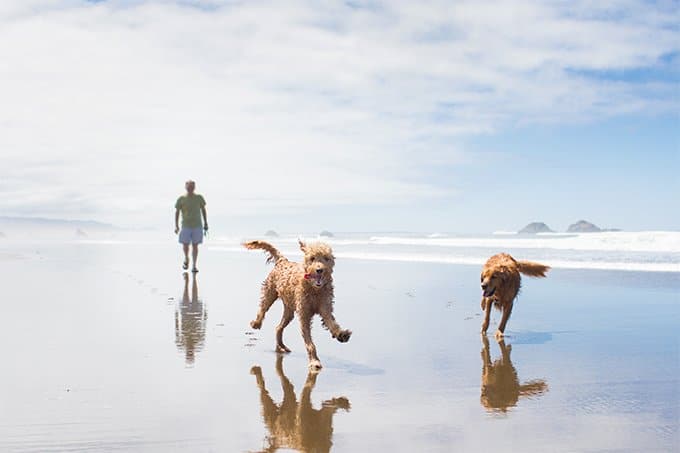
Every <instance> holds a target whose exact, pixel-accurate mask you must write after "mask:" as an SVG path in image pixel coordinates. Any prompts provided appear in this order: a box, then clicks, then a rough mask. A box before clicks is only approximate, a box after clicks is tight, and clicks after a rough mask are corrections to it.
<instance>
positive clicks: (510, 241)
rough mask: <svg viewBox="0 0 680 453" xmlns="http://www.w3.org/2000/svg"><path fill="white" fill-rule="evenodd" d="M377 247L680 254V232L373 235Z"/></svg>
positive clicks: (372, 240) (371, 239) (371, 240)
mask: <svg viewBox="0 0 680 453" xmlns="http://www.w3.org/2000/svg"><path fill="white" fill-rule="evenodd" d="M370 242H371V243H373V244H382V245H419V246H431V247H482V248H492V249H555V250H599V251H621V252H667V253H680V232H677V231H642V232H606V233H581V234H564V233H557V234H553V233H550V234H543V235H536V236H528V237H527V236H518V235H515V236H510V235H508V236H506V237H490V238H482V237H449V238H424V237H397V236H373V237H371V238H370Z"/></svg>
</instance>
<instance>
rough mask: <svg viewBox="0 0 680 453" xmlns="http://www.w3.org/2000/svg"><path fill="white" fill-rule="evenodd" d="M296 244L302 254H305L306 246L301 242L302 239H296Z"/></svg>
mask: <svg viewBox="0 0 680 453" xmlns="http://www.w3.org/2000/svg"><path fill="white" fill-rule="evenodd" d="M298 244H300V250H302V253H306V252H307V244H305V243H304V242H302V239H298Z"/></svg>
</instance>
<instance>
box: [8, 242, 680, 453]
mask: <svg viewBox="0 0 680 453" xmlns="http://www.w3.org/2000/svg"><path fill="white" fill-rule="evenodd" d="M3 247H5V249H4V250H2V252H3V253H5V254H7V256H10V255H11V256H13V257H14V256H20V257H21V258H22V259H11V260H4V259H3V260H0V273H1V275H3V282H4V285H3V286H4V288H3V289H4V291H3V293H4V296H5V297H4V299H3V305H2V306H3V316H2V317H1V318H0V323H1V326H0V338H1V339H2V340H3V341H2V344H3V345H5V348H4V350H3V353H2V359H3V360H2V363H3V372H2V373H1V375H0V384H1V388H2V391H1V392H0V407H2V409H1V410H0V450H1V451H40V452H43V451H65V450H68V451H79V450H131V451H177V450H184V451H274V450H276V449H277V448H280V449H282V450H286V449H288V450H300V451H328V450H333V451H351V452H356V451H399V452H400V451H404V452H412V451H483V450H491V449H494V450H498V451H510V450H513V451H541V452H543V451H605V450H607V451H612V450H617V451H618V450H629V451H672V450H676V451H677V449H678V448H679V447H680V436H679V432H678V425H679V421H680V410H679V407H680V391H679V389H680V379H679V377H678V376H679V374H680V346H679V343H680V341H679V336H678V333H677V326H678V325H680V297H679V294H680V278H679V277H678V274H661V273H630V272H613V271H607V272H604V271H592V270H591V271H570V270H553V271H552V272H551V274H550V276H549V278H548V279H547V280H530V279H525V280H524V289H523V292H522V294H521V295H520V298H519V300H518V303H517V305H516V308H515V311H514V312H513V318H512V319H511V320H510V323H509V325H508V331H509V332H508V335H507V338H506V339H505V341H504V342H502V343H500V344H499V343H497V342H496V341H495V340H494V339H493V338H492V337H489V338H488V339H487V340H484V339H482V338H481V337H480V335H479V333H478V330H479V325H480V322H481V319H480V315H481V313H480V309H479V288H478V281H479V278H478V272H479V269H478V268H477V267H476V266H463V265H444V264H424V263H399V262H380V261H355V260H347V259H345V260H339V261H338V263H337V266H336V273H335V284H336V306H335V310H336V316H337V319H338V321H339V322H340V324H341V325H342V326H343V327H346V328H349V329H352V330H353V332H354V334H353V336H352V338H351V340H350V341H349V343H346V344H341V343H338V342H337V341H335V340H332V339H331V338H330V336H329V335H328V333H327V332H326V331H325V330H323V329H322V328H321V325H320V323H319V322H318V321H317V322H316V323H315V327H314V330H313V335H314V339H315V341H316V345H317V349H318V351H319V356H320V358H321V361H322V363H323V364H324V369H323V370H322V371H321V372H320V373H319V374H318V375H310V374H308V373H307V367H306V365H307V361H306V355H305V353H304V346H303V343H302V340H301V338H300V334H299V329H298V325H297V322H296V321H294V322H293V323H291V325H290V326H289V327H288V329H287V330H286V333H285V340H286V343H287V345H288V346H289V347H290V348H291V349H292V350H293V352H292V353H291V354H289V355H287V356H285V357H281V356H279V355H277V354H276V353H275V352H274V350H273V349H274V348H273V346H274V327H275V325H276V324H277V323H278V320H279V319H280V316H281V306H280V302H277V303H276V304H275V305H274V307H273V308H272V309H271V310H270V312H269V314H268V316H267V318H266V319H265V323H264V326H263V329H262V330H261V331H252V330H251V329H250V328H249V325H248V322H249V321H250V320H251V319H252V317H253V316H254V314H255V311H256V308H257V299H258V294H259V285H260V282H261V281H262V279H263V278H264V277H265V276H266V273H267V272H268V271H269V269H270V266H267V265H265V263H264V256H263V255H262V254H260V253H256V252H253V253H252V254H242V253H227V252H214V251H210V250H206V253H204V254H203V255H202V256H201V263H200V264H201V266H200V269H201V272H200V273H199V274H198V275H197V276H196V278H195V280H194V278H193V277H191V276H189V277H188V278H186V279H185V276H184V275H183V274H182V273H181V272H180V269H179V267H180V262H181V260H180V257H179V250H178V249H176V248H175V247H173V246H170V245H148V244H147V245H144V244H70V245H66V244H47V243H42V244H40V243H35V244H27V243H24V244H22V245H16V246H12V245H11V244H10V245H7V244H5V245H4V246H3ZM495 316H496V319H495V321H497V318H498V317H497V315H495ZM492 328H493V325H492ZM490 331H492V329H490Z"/></svg>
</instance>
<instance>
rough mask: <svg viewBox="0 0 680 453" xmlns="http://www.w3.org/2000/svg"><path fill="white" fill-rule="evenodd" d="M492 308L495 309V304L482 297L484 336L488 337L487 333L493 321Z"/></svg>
mask: <svg viewBox="0 0 680 453" xmlns="http://www.w3.org/2000/svg"><path fill="white" fill-rule="evenodd" d="M491 307H493V302H492V301H491V299H487V298H486V297H482V310H484V321H482V335H486V331H487V329H488V328H489V322H490V320H491Z"/></svg>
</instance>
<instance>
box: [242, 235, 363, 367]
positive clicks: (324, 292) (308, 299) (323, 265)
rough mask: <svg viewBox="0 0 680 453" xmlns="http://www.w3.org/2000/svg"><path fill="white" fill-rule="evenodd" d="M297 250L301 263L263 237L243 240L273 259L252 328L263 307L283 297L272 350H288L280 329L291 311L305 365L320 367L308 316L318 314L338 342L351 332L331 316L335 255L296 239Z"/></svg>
mask: <svg viewBox="0 0 680 453" xmlns="http://www.w3.org/2000/svg"><path fill="white" fill-rule="evenodd" d="M299 244H300V250H302V253H304V261H303V262H302V263H294V262H291V261H288V259H286V258H285V257H284V256H283V255H281V253H280V252H279V251H278V250H277V249H276V248H274V246H272V245H271V244H269V243H267V242H264V241H251V242H246V243H244V244H243V246H244V247H245V248H247V249H261V250H264V251H265V252H267V253H269V257H268V258H267V262H268V263H270V262H274V269H272V271H271V272H270V273H269V275H268V276H267V278H266V279H265V281H264V283H262V295H261V298H260V309H259V310H258V312H257V316H256V317H255V319H254V320H253V321H251V323H250V326H251V327H252V328H253V329H259V328H260V327H261V326H262V320H263V319H264V315H265V314H266V313H267V310H269V308H270V307H271V306H272V304H273V303H274V301H276V299H281V300H282V301H283V317H282V318H281V322H280V323H279V325H278V326H277V327H276V351H277V352H290V349H288V348H287V347H286V345H284V344H283V329H285V328H286V326H287V325H288V324H289V323H290V322H291V321H292V320H293V317H294V316H295V314H297V315H298V318H299V319H300V329H301V330H302V339H303V340H304V342H305V347H306V348H307V355H308V356H309V367H310V369H312V370H319V369H321V362H320V361H319V357H318V356H317V355H316V346H314V342H313V341H312V330H311V329H312V317H313V316H314V315H319V316H321V320H322V322H323V326H324V327H325V328H326V329H328V330H329V331H330V333H331V335H332V336H333V338H335V339H337V340H338V341H339V342H341V343H345V342H347V341H349V338H350V336H351V335H352V332H351V331H350V330H346V329H344V330H343V329H342V328H340V325H338V323H337V322H336V321H335V317H334V316H333V266H334V265H335V257H334V256H333V250H331V248H330V247H329V246H328V245H327V244H324V243H322V242H315V243H311V244H305V243H304V242H302V241H299Z"/></svg>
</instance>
